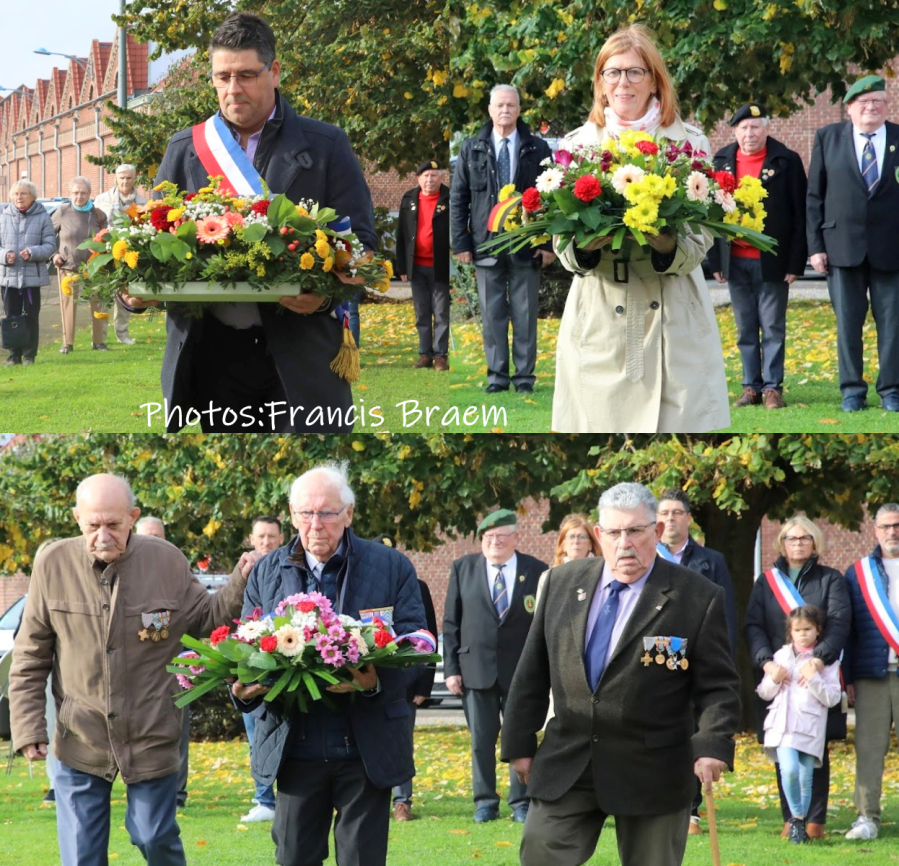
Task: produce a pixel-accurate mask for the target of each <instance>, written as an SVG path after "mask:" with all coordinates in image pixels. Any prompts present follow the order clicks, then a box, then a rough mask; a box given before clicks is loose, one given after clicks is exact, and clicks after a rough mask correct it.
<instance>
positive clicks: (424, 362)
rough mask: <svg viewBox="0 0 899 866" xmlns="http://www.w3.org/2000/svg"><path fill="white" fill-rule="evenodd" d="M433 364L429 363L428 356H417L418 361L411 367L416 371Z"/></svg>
mask: <svg viewBox="0 0 899 866" xmlns="http://www.w3.org/2000/svg"><path fill="white" fill-rule="evenodd" d="M432 363H433V362H432V361H431V358H430V356H428V355H419V356H418V360H417V361H416V362H415V363H414V364H413V365H412V366H413V367H414V368H415V369H416V370H421V369H423V368H424V367H430V366H431V364H432Z"/></svg>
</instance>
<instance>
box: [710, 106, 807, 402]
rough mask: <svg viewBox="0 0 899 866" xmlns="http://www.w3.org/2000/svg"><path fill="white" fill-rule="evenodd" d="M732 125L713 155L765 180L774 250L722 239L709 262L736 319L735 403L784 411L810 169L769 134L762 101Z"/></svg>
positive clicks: (718, 163) (738, 173) (735, 170)
mask: <svg viewBox="0 0 899 866" xmlns="http://www.w3.org/2000/svg"><path fill="white" fill-rule="evenodd" d="M730 125H731V126H732V127H733V128H734V136H735V138H736V141H735V142H734V143H733V144H729V145H727V146H726V147H722V148H721V150H719V151H718V152H717V153H716V154H715V160H714V162H715V168H716V169H717V170H718V171H729V172H730V173H731V174H733V175H734V176H735V177H736V178H737V180H739V179H740V178H742V177H744V176H747V175H748V176H751V177H756V178H758V179H759V180H760V181H761V182H762V186H763V187H764V188H765V190H766V191H767V193H768V197H767V198H766V199H765V210H766V211H767V213H768V216H767V218H766V219H765V234H768V235H771V237H773V238H775V239H776V240H777V247H776V248H775V249H774V251H773V252H770V253H763V252H761V251H760V250H757V249H756V248H755V247H752V246H750V245H749V244H746V243H743V241H732V242H728V241H726V240H724V239H723V238H719V239H718V240H716V241H715V244H714V246H713V247H712V248H711V249H710V250H709V257H708V260H709V266H710V267H711V269H712V273H713V274H714V277H715V279H716V280H717V281H718V282H719V283H724V282H727V284H728V287H729V288H730V298H731V304H732V306H733V309H734V319H736V322H737V348H738V349H739V350H740V360H741V362H742V365H743V393H742V394H741V395H740V396H739V397H738V398H737V401H736V402H735V403H734V406H735V407H737V408H739V407H741V406H752V405H756V404H759V403H764V405H765V408H766V409H782V408H783V407H784V400H783V380H784V356H785V354H786V339H787V299H788V297H789V293H790V284H791V283H792V282H793V281H794V280H796V279H798V278H799V277H801V276H802V274H803V273H804V271H805V259H806V257H807V255H808V250H807V247H806V243H805V193H806V180H805V169H804V168H803V167H802V159H801V157H800V156H799V154H798V153H796V152H795V151H793V150H790V149H789V148H787V147H786V145H784V144H781V143H780V142H779V141H777V139H774V138H771V136H769V135H768V113H767V112H766V111H765V106H764V105H760V104H759V103H758V102H750V103H748V104H747V105H744V106H743V107H742V108H740V109H738V110H737V111H736V112H735V113H734V116H733V117H732V118H731V119H730ZM760 333H761V339H760V338H759V334H760Z"/></svg>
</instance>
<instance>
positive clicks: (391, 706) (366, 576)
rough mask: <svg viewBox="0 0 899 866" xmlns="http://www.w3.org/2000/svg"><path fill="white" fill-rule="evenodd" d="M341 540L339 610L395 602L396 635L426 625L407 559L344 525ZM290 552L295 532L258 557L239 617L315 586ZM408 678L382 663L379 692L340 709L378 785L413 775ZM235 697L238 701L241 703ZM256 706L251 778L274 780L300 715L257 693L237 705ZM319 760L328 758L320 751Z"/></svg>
mask: <svg viewBox="0 0 899 866" xmlns="http://www.w3.org/2000/svg"><path fill="white" fill-rule="evenodd" d="M344 540H345V542H346V545H347V554H346V561H345V563H344V566H343V567H342V568H341V570H340V574H339V576H338V586H339V593H340V597H341V598H342V599H343V605H342V608H341V609H340V610H339V612H340V613H343V614H346V615H347V616H352V617H355V618H358V617H359V611H360V610H368V609H380V608H387V607H392V608H393V627H394V630H395V631H396V633H397V634H405V633H408V632H411V631H415V630H416V629H423V628H427V625H426V623H425V610H424V605H423V604H422V601H421V593H420V591H419V588H418V578H417V577H416V575H415V568H414V567H413V565H412V563H411V562H410V561H409V560H408V559H407V558H406V557H405V556H403V554H401V553H400V552H399V551H397V550H394V549H392V548H389V547H385V546H384V545H383V544H375V543H374V542H371V541H363V540H362V539H360V538H357V537H356V536H355V535H354V534H353V533H352V531H351V530H349V529H348V530H347V531H346V535H345V536H344ZM294 550H297V551H298V552H302V545H301V543H300V538H299V536H297V537H296V538H294V539H293V540H292V541H291V542H290V543H289V544H287V545H286V546H284V547H281V548H279V549H278V550H276V551H273V552H272V553H270V554H269V555H268V556H266V557H264V558H263V559H261V560H259V562H257V563H256V565H255V566H254V567H253V571H252V572H251V573H250V578H249V580H248V582H247V590H246V594H245V596H244V606H243V615H244V616H246V615H248V614H250V613H251V612H252V611H253V608H255V607H260V608H262V610H263V611H265V612H270V611H272V610H273V609H274V608H275V606H276V605H277V604H278V602H280V601H282V600H283V599H284V598H286V597H287V596H289V595H294V594H296V593H298V592H309V591H310V590H313V589H315V587H316V582H315V577H314V575H312V574H310V573H309V571H308V570H307V569H306V568H305V567H303V566H299V565H296V564H294V563H292V562H290V561H289V558H290V556H291V555H292V554H293V553H294ZM409 676H410V674H409V673H408V672H407V671H402V670H385V669H383V668H382V669H379V670H378V681H379V683H380V687H381V690H380V692H378V694H376V695H374V696H372V697H365V696H362V695H356V696H355V700H353V701H352V702H348V701H347V702H346V703H345V704H344V705H343V708H342V712H345V713H346V715H347V721H348V724H349V728H350V729H351V731H352V737H353V740H354V741H355V747H356V748H357V749H358V752H359V754H360V756H361V758H362V762H363V764H364V765H365V772H366V775H367V776H368V778H369V779H370V780H371V782H372V784H373V785H374V786H375V787H377V788H392V787H393V786H394V785H399V784H401V783H402V782H405V781H407V780H409V779H411V778H412V776H413V775H415V767H414V765H413V762H412V732H411V730H410V727H409V713H410V709H409V703H408V701H407V700H406V687H407V683H408V680H409ZM236 703H237V704H238V705H239V706H240V705H241V703H242V702H240V701H236ZM253 707H256V709H255V712H254V715H256V716H257V720H256V733H255V739H254V742H253V756H252V769H253V778H255V779H256V781H257V782H259V783H260V784H263V785H271V784H272V783H273V782H274V781H275V779H276V778H277V775H278V770H279V768H280V766H281V761H282V758H283V756H284V750H285V745H286V743H287V738H288V736H289V735H290V733H291V730H292V729H293V728H294V727H296V726H298V725H303V724H304V720H303V719H302V718H299V717H296V716H294V717H292V718H282V717H281V716H280V715H279V714H278V712H277V710H276V709H275V708H272V707H270V706H269V705H267V704H265V703H264V702H261V701H259V700H258V699H257V700H256V701H255V702H253V703H250V704H248V705H243V706H241V709H244V710H245V711H249V710H250V709H252V708H253ZM322 759H323V760H330V759H331V758H330V756H329V755H327V754H323V758H322Z"/></svg>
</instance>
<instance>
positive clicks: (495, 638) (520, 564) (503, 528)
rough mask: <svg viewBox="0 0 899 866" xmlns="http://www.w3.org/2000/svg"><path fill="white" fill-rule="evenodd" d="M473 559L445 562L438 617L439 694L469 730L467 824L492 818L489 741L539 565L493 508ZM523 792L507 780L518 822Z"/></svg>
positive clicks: (527, 623)
mask: <svg viewBox="0 0 899 866" xmlns="http://www.w3.org/2000/svg"><path fill="white" fill-rule="evenodd" d="M478 535H480V536H481V553H476V554H471V555H469V556H463V557H462V558H461V559H457V560H456V561H455V562H454V563H453V568H452V571H451V572H450V579H449V587H448V588H447V592H446V604H445V605H444V610H443V617H444V619H443V672H444V674H445V676H446V687H447V688H448V689H449V690H450V691H451V692H452V693H453V694H454V695H461V697H462V706H463V708H464V710H465V720H466V722H467V723H468V728H469V730H470V731H471V775H472V788H473V793H474V802H475V814H474V820H475V821H476V822H477V823H479V824H481V823H484V822H486V821H495V820H496V819H497V818H498V817H499V794H497V792H496V740H497V737H498V736H499V732H500V717H501V716H503V717H504V716H505V707H506V700H507V699H508V695H509V686H510V685H511V683H512V675H513V674H514V673H515V666H516V665H517V664H518V658H519V656H520V655H521V650H522V647H524V642H525V639H526V638H527V635H528V629H530V627H531V622H532V621H533V619H534V608H535V606H536V595H537V584H538V582H539V580H540V575H541V574H542V573H543V572H544V571H546V569H547V565H546V563H545V562H541V561H540V560H539V559H535V558H534V557H533V556H528V555H527V554H525V553H518V552H517V548H518V528H517V519H516V517H515V512H514V511H509V510H508V509H505V508H501V509H499V510H498V511H494V512H493V513H492V514H488V515H487V517H485V518H484V519H483V520H482V521H481V523H480V525H479V526H478ZM527 797H528V794H527V786H526V785H525V784H523V783H522V782H521V781H520V780H519V779H518V777H517V776H515V774H514V773H513V774H512V775H511V784H510V787H509V806H510V808H511V809H512V818H513V820H515V821H517V822H519V823H523V822H524V820H525V818H526V816H527V811H528V799H527Z"/></svg>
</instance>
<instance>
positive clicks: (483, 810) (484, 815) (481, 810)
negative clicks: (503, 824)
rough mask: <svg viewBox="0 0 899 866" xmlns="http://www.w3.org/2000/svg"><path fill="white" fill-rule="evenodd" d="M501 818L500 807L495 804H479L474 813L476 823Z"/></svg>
mask: <svg viewBox="0 0 899 866" xmlns="http://www.w3.org/2000/svg"><path fill="white" fill-rule="evenodd" d="M497 818H499V809H497V808H496V807H495V806H478V808H477V809H476V810H475V813H474V822H475V824H486V823H487V822H488V821H495V820H496V819H497Z"/></svg>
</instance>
